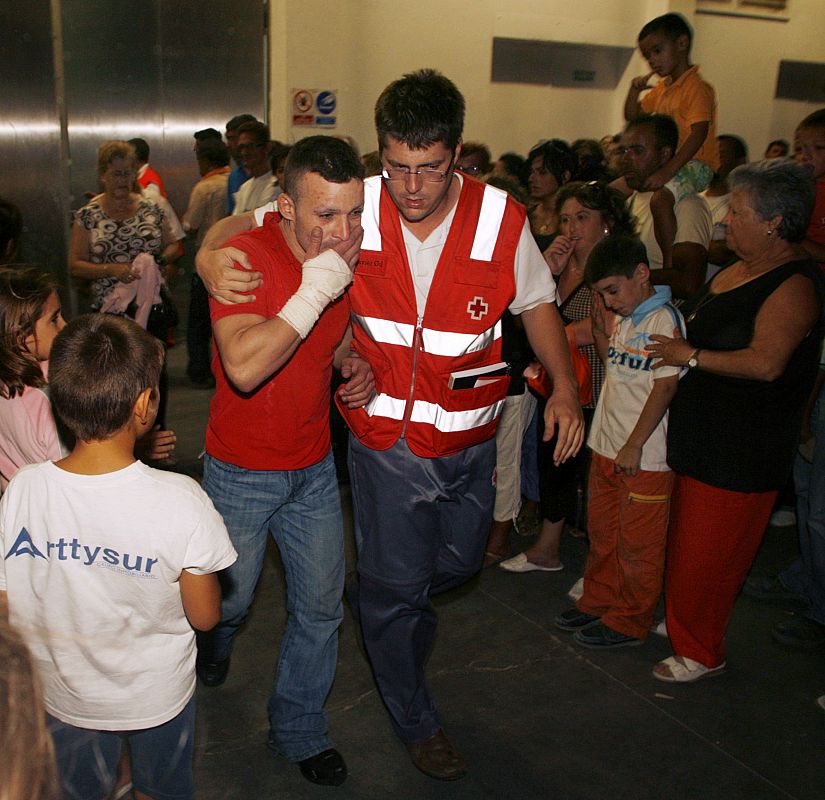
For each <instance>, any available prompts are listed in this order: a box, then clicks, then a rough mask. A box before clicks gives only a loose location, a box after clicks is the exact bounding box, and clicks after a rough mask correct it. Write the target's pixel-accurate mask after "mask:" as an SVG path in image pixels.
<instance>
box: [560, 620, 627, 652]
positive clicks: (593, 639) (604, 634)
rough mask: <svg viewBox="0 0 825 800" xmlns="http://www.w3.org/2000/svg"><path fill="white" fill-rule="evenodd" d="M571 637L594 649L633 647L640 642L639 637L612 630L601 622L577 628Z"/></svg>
mask: <svg viewBox="0 0 825 800" xmlns="http://www.w3.org/2000/svg"><path fill="white" fill-rule="evenodd" d="M573 639H574V641H576V642H578V643H579V644H580V645H584V647H592V648H593V649H595V650H607V649H609V648H611V647H635V646H636V645H639V644H641V643H642V640H641V639H637V638H636V637H635V636H628V635H627V634H626V633H619V631H614V630H613V628H609V627H608V626H607V625H605V624H603V623H601V622H600V623H599V624H598V625H592V626H590V627H589V628H587V629H586V630H581V629H579V630H577V631H576V632H575V633H574V634H573Z"/></svg>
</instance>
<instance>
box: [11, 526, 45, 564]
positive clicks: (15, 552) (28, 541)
mask: <svg viewBox="0 0 825 800" xmlns="http://www.w3.org/2000/svg"><path fill="white" fill-rule="evenodd" d="M12 556H31V557H32V558H42V559H43V560H44V561H48V559H47V558H46V556H44V555H43V553H41V552H40V551H39V550H38V549H37V547H36V545H35V544H34V542H33V541H32V537H31V536H30V535H29V532H28V531H27V530H26V529H25V528H21V529H20V533H19V534H18V535H17V539H16V540H15V542H14V544H13V545H12V546H11V549H10V550H9V552H8V553H6V557H5V558H4V559H3V561H8V560H9V559H10V558H11V557H12Z"/></svg>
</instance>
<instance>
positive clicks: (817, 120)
mask: <svg viewBox="0 0 825 800" xmlns="http://www.w3.org/2000/svg"><path fill="white" fill-rule="evenodd" d="M808 128H825V108H820V109H819V110H817V111H814V112H813V113H812V114H808V116H807V117H805V119H803V120H802V122H800V123H799V125H797V126H796V129H797V130H798V131H801V130H805V129H808Z"/></svg>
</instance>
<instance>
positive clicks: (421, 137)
mask: <svg viewBox="0 0 825 800" xmlns="http://www.w3.org/2000/svg"><path fill="white" fill-rule="evenodd" d="M375 130H376V132H377V134H378V147H379V149H383V148H384V146H385V145H386V144H387V137H388V136H392V137H393V138H394V139H397V140H398V141H399V142H401V143H402V144H405V145H406V146H407V147H409V148H410V149H412V150H423V149H424V148H425V147H430V146H431V145H433V144H435V143H436V142H443V143H444V145H445V146H446V147H447V148H448V149H449V150H451V151H455V149H456V147H457V145H458V143H459V141H460V140H461V134H462V132H463V130H464V97H463V96H462V94H461V92H460V91H458V88H457V87H456V85H455V84H454V83H453V82H452V81H451V80H450V79H449V78H445V77H444V76H443V75H442V74H441V73H440V72H437V71H436V70H434V69H420V70H418V71H416V72H409V73H407V74H406V75H404V77H403V78H399V79H398V80H397V81H394V82H393V83H391V84H390V85H389V86H387V88H386V89H384V91H383V92H381V95H380V96H379V98H378V101H377V102H376V104H375Z"/></svg>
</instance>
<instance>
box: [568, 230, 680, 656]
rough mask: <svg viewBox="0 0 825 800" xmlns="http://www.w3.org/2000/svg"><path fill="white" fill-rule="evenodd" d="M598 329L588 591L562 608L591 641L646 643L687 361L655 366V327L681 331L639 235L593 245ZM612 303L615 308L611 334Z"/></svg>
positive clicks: (579, 637)
mask: <svg viewBox="0 0 825 800" xmlns="http://www.w3.org/2000/svg"><path fill="white" fill-rule="evenodd" d="M585 281H586V282H587V284H588V285H589V286H591V287H592V288H593V289H594V301H593V336H594V339H595V343H596V347H597V349H598V351H599V356H600V357H601V359H602V361H604V363H605V367H606V373H607V375H606V378H605V382H604V386H603V388H602V391H601V395H600V396H599V402H598V405H597V406H596V412H595V416H594V418H593V425H592V427H591V430H590V436H589V438H588V442H587V443H588V445H589V447H590V448H591V450H592V461H591V465H590V475H589V478H588V491H589V503H588V513H587V518H588V532H589V537H590V553H589V555H588V558H587V565H586V567H585V571H584V594H583V595H582V597H581V598H580V599H579V600H578V602H577V603H576V605H575V606H574V607H573V608H571V609H569V610H568V611H565V612H563V613H562V614H559V616H557V617H556V619H555V623H556V625H557V626H558V627H559V628H561V629H563V630H567V631H575V634H574V636H573V638H574V639H575V640H576V641H577V642H578V643H579V644H582V645H584V646H586V647H592V648H600V649H606V648H612V647H621V646H627V645H637V644H641V643H642V641H643V640H644V638H645V637H646V636H647V633H648V631H649V630H650V626H651V623H652V621H653V612H654V611H655V609H656V604H657V603H658V600H659V594H660V593H661V588H662V574H663V571H664V561H665V541H666V537H667V523H668V515H669V511H670V494H671V490H672V486H673V473H672V472H671V471H670V469H669V468H668V466H667V461H666V456H667V448H666V441H665V440H666V435H667V409H668V406H669V404H670V401H671V399H672V398H673V395H674V393H675V392H676V387H677V384H678V381H679V373H680V368H678V367H662V368H658V369H656V370H655V371H653V369H652V367H653V363H652V362H653V357H652V356H650V355H649V354H648V352H647V346H648V344H649V343H650V337H651V335H655V334H661V335H664V336H669V337H670V336H684V335H685V331H684V323H683V320H682V315H681V314H680V313H679V312H678V311H677V310H676V308H674V307H673V306H672V305H671V303H670V288H669V287H666V286H656V287H654V286H652V285H651V283H650V269H649V267H648V264H647V253H646V252H645V248H644V245H643V244H642V243H641V242H640V241H639V240H638V239H636V238H635V237H631V236H613V237H607V238H606V239H603V240H602V241H601V242H599V243H598V244H597V245H596V246H595V247H594V248H593V250H592V251H591V254H590V257H589V258H588V259H587V266H586V269H585ZM607 309H610V310H612V311H614V312H615V313H616V315H617V317H618V318H617V320H616V324H615V329H614V330H613V333H612V334H611V335H610V337H609V338H608V335H607V332H606V330H605V321H606V317H607Z"/></svg>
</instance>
